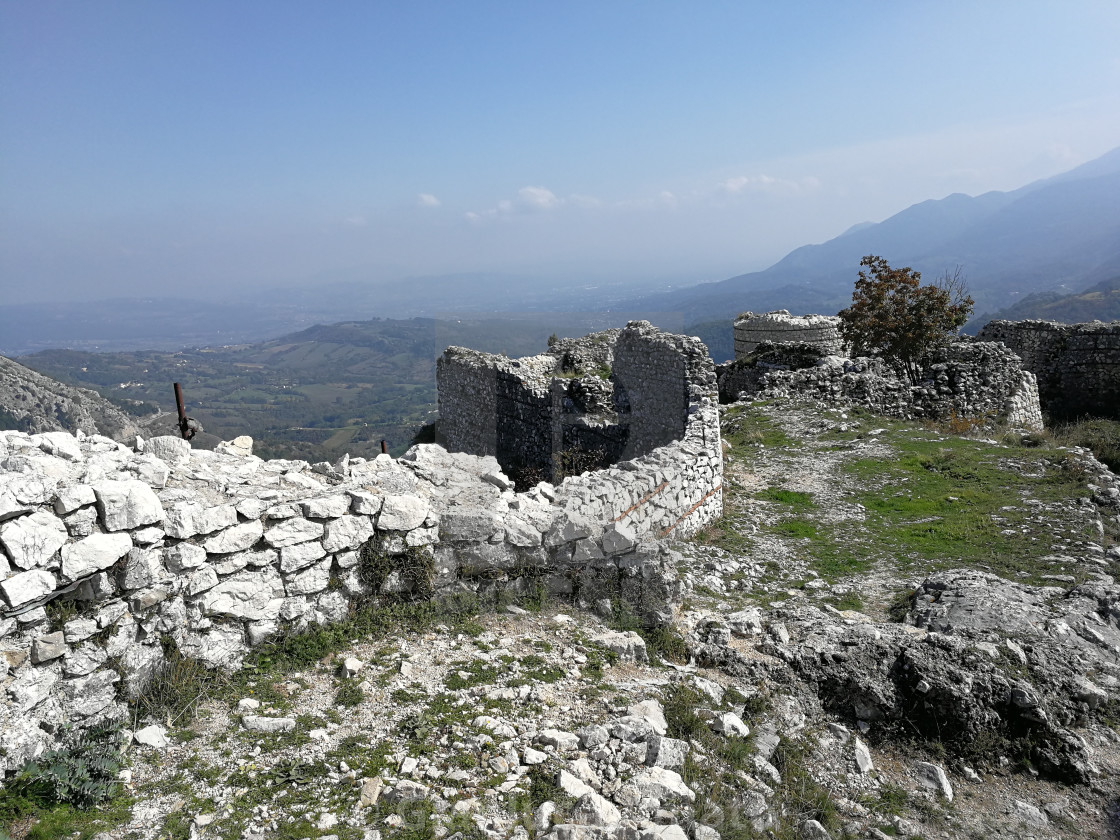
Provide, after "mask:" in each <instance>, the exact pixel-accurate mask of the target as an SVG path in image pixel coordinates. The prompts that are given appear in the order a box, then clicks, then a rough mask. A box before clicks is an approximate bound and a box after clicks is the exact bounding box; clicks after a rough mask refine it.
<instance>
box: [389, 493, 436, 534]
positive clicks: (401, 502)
mask: <svg viewBox="0 0 1120 840" xmlns="http://www.w3.org/2000/svg"><path fill="white" fill-rule="evenodd" d="M427 516H428V500H427V499H425V498H424V497H422V496H416V495H413V494H411V493H402V494H400V495H390V496H386V497H385V499H384V501H383V502H382V504H381V512H380V513H379V514H378V516H377V527H378V528H379V529H380V530H382V531H411V530H412V529H413V528H419V527H420V526H421V525H423V524H424V520H425V519H426V518H427Z"/></svg>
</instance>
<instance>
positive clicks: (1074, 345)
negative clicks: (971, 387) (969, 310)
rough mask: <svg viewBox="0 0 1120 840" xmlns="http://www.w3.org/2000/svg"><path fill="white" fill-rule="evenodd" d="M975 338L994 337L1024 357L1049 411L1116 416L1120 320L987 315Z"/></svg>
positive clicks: (1118, 414)
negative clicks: (1072, 320) (1075, 320)
mask: <svg viewBox="0 0 1120 840" xmlns="http://www.w3.org/2000/svg"><path fill="white" fill-rule="evenodd" d="M978 338H979V339H980V340H981V341H998V342H1000V343H1002V344H1004V345H1006V346H1007V347H1008V348H1009V349H1010V350H1011V351H1013V352H1014V353H1015V354H1016V355H1017V356H1019V358H1020V359H1022V360H1023V366H1024V367H1025V368H1027V369H1028V370H1030V371H1031V372H1032V373H1034V375H1035V376H1036V377H1037V378H1038V396H1039V399H1040V400H1041V401H1042V406H1043V407H1044V408H1045V409H1046V410H1047V412H1048V413H1049V414H1050V415H1051V416H1052V417H1055V418H1058V419H1072V418H1076V417H1081V416H1083V415H1086V414H1091V415H1098V416H1102V417H1111V418H1113V419H1117V420H1120V321H1113V322H1111V323H1103V322H1101V321H1094V322H1092V323H1088V324H1059V323H1056V322H1054V321H990V322H989V323H988V324H987V325H985V326H984V328H983V329H981V330H980V333H979V335H978Z"/></svg>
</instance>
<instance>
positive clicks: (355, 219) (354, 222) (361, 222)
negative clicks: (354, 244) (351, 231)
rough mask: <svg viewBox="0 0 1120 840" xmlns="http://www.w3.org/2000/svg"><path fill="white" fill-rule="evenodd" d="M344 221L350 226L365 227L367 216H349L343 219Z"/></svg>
mask: <svg viewBox="0 0 1120 840" xmlns="http://www.w3.org/2000/svg"><path fill="white" fill-rule="evenodd" d="M342 223H343V224H344V225H347V226H348V227H365V226H366V217H365V216H347V217H346V218H345V219H343V220H342Z"/></svg>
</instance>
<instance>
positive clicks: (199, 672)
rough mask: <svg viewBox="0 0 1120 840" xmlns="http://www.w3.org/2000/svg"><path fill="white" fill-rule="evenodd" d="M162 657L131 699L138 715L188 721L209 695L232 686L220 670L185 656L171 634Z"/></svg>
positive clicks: (176, 722)
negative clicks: (171, 637) (171, 638)
mask: <svg viewBox="0 0 1120 840" xmlns="http://www.w3.org/2000/svg"><path fill="white" fill-rule="evenodd" d="M163 657H164V658H163V662H162V663H160V665H159V666H157V667H156V669H155V671H154V673H153V674H152V676H151V678H150V679H149V680H148V681H147V683H145V684H144V686H143V688H142V689H141V690H140V692H139V693H138V694H137V696H136V697H135V698H134V699H133V700H132V701H131V705H132V707H133V711H134V714H135V715H136V716H137V717H138V718H145V717H150V718H154V719H156V720H161V721H164V722H166V723H167V725H168V726H175V725H176V724H183V723H189V722H190V721H192V720H194V718H195V716H196V715H197V713H198V710H199V708H200V706H201V705H202V704H203V703H204V702H205V701H206V700H207V699H209V698H211V697H216V696H219V695H221V694H222V693H223V692H224V691H225V690H226V689H227V688H228V686H229V679H228V678H227V677H226V676H225V675H224V674H223V673H222V672H221V671H220V670H218V669H214V668H207V667H206V666H205V665H204V664H203V663H202V662H200V661H198V660H197V659H192V658H190V657H188V656H184V655H183V654H182V653H180V652H179V648H178V647H176V646H175V644H174V642H172V641H171V640H170V638H167V639H165V640H164V645H163Z"/></svg>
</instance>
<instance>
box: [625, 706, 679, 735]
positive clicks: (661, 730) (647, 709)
mask: <svg viewBox="0 0 1120 840" xmlns="http://www.w3.org/2000/svg"><path fill="white" fill-rule="evenodd" d="M627 713H628V714H630V715H632V716H634V717H638V718H642V719H643V720H645V721H646V722H647V723H648V724H649V725H650V726H651V727H652V728H653V731H654V732H656V733H657V734H658V735H664V734H665V733H666V732H667V731H668V730H669V724H668V723H667V722H666V721H665V709H663V708H662V706H661V703H660V701H658V700H654V699H649V700H642V701H641V702H639V703H635V704H634V705H632V706H631V707H630V708H629V709H627Z"/></svg>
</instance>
